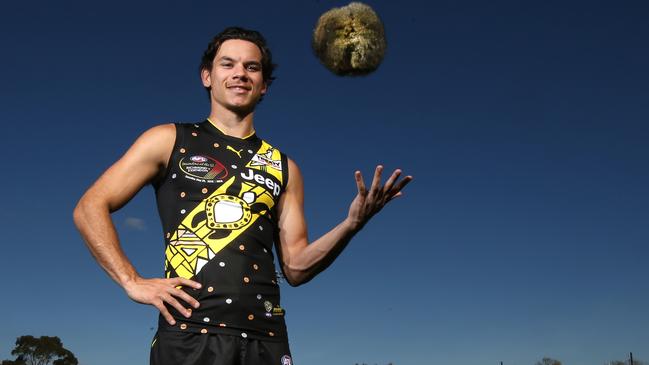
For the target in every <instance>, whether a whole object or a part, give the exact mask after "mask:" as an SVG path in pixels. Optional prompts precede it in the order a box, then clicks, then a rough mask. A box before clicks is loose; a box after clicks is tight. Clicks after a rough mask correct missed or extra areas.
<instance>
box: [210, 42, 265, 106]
mask: <svg viewBox="0 0 649 365" xmlns="http://www.w3.org/2000/svg"><path fill="white" fill-rule="evenodd" d="M201 79H202V81H203V85H204V86H205V87H210V88H211V90H210V95H211V99H212V101H213V102H216V103H217V104H219V105H221V106H222V107H224V108H226V109H229V110H232V111H235V112H250V111H252V110H253V109H254V107H255V105H256V104H257V102H258V101H259V99H260V98H261V96H262V95H263V94H265V93H266V83H265V82H264V79H263V75H262V70H261V51H260V50H259V47H257V45H256V44H254V43H252V42H249V41H245V40H241V39H229V40H227V41H225V42H223V43H222V44H221V46H220V47H219V50H218V52H217V53H216V55H215V56H214V60H213V61H212V70H203V71H201Z"/></svg>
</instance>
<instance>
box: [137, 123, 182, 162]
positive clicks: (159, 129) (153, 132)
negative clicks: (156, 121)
mask: <svg viewBox="0 0 649 365" xmlns="http://www.w3.org/2000/svg"><path fill="white" fill-rule="evenodd" d="M175 142H176V126H175V125H174V124H173V123H167V124H160V125H156V126H154V127H151V128H149V129H148V130H146V131H145V132H144V133H142V134H141V135H140V137H138V139H137V140H136V141H135V143H133V147H132V149H133V150H134V152H137V153H138V154H142V155H144V156H149V157H150V158H154V159H155V160H164V161H166V160H165V159H164V158H165V157H168V156H169V155H170V154H171V150H172V149H173V146H174V143H175Z"/></svg>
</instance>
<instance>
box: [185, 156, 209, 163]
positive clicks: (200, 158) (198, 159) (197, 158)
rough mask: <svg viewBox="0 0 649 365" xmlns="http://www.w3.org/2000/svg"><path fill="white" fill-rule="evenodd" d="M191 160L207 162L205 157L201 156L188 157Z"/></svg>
mask: <svg viewBox="0 0 649 365" xmlns="http://www.w3.org/2000/svg"><path fill="white" fill-rule="evenodd" d="M189 159H190V160H192V162H207V158H206V157H203V156H192V157H190V158H189Z"/></svg>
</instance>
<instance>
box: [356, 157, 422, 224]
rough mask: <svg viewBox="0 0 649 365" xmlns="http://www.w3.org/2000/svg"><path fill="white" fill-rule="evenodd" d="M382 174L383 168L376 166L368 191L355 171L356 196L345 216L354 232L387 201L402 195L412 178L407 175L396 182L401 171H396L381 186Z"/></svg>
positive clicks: (359, 173) (360, 175) (358, 172)
mask: <svg viewBox="0 0 649 365" xmlns="http://www.w3.org/2000/svg"><path fill="white" fill-rule="evenodd" d="M382 172H383V166H381V165H379V166H377V167H376V170H375V172H374V179H373V180H372V186H371V187H370V190H369V191H368V190H367V189H366V187H365V182H364V181H363V175H362V174H361V172H360V171H356V172H355V174H354V176H355V178H356V186H357V187H358V195H356V198H354V200H353V201H352V204H351V206H350V207H349V214H348V216H347V220H348V221H349V223H350V224H351V226H352V228H353V229H354V230H360V229H361V228H363V226H364V225H365V223H367V222H368V221H369V220H370V218H372V217H373V216H374V215H375V214H376V213H378V212H379V211H380V210H381V209H382V208H383V207H384V206H385V205H386V204H387V203H388V202H389V201H391V200H392V199H394V198H398V197H400V196H401V195H403V193H402V192H401V190H402V189H403V188H404V187H405V186H406V185H407V184H408V183H409V182H410V181H411V180H412V176H410V175H408V176H406V177H404V178H403V179H401V180H400V181H399V182H397V180H398V179H399V176H400V175H401V170H399V169H396V170H394V172H393V173H392V175H391V176H390V178H389V179H388V181H386V182H385V185H381V173H382Z"/></svg>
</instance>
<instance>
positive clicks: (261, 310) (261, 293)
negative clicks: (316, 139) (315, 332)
mask: <svg viewBox="0 0 649 365" xmlns="http://www.w3.org/2000/svg"><path fill="white" fill-rule="evenodd" d="M286 161H287V158H286V155H284V154H283V153H281V152H280V151H279V150H278V149H276V148H274V147H273V146H271V145H270V144H268V143H267V142H265V141H263V140H261V139H259V138H258V137H257V136H256V135H255V134H254V133H253V134H252V135H250V136H248V137H246V138H236V137H232V136H228V135H225V134H224V133H222V132H221V131H220V130H219V129H217V128H216V127H215V126H214V125H213V124H212V123H211V122H210V121H209V120H207V121H204V122H202V123H199V124H176V142H175V144H174V149H173V152H172V154H171V157H170V160H169V163H168V166H167V170H166V172H165V174H164V176H163V177H162V178H160V179H159V180H158V181H156V182H155V183H154V184H153V185H154V188H155V192H156V200H157V204H158V211H159V213H160V219H161V221H162V227H163V230H164V232H165V233H164V234H165V276H166V277H167V278H173V277H183V278H187V279H191V280H194V281H198V282H199V283H201V284H202V288H201V289H198V290H196V289H193V288H184V287H183V288H182V290H184V291H185V292H187V293H188V294H189V295H191V296H192V297H194V298H196V299H197V300H198V301H199V302H200V307H199V308H197V309H194V310H193V312H192V315H191V317H190V318H186V317H185V316H183V315H181V314H180V313H178V311H176V310H175V309H174V308H173V307H171V306H169V305H167V308H168V309H169V311H170V313H171V314H172V315H173V316H174V318H175V319H176V324H175V325H174V326H171V325H169V324H168V323H167V322H166V320H164V318H162V316H160V318H159V321H158V322H159V328H160V330H171V331H188V332H198V333H215V332H216V333H226V334H233V335H237V336H243V337H249V338H257V339H263V340H273V339H275V340H278V341H284V340H286V338H287V333H286V325H285V322H284V310H283V309H282V307H281V306H280V294H279V286H278V283H277V275H276V272H275V264H274V257H273V251H272V246H273V242H274V238H275V237H276V235H277V218H278V217H277V213H276V204H277V202H278V200H279V197H280V195H281V194H282V192H283V191H284V188H285V186H286V183H287V180H288V171H287V170H288V168H287V162H286ZM179 301H180V302H181V303H184V301H182V300H181V299H179ZM184 305H186V306H187V307H189V305H188V304H186V303H184Z"/></svg>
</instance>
